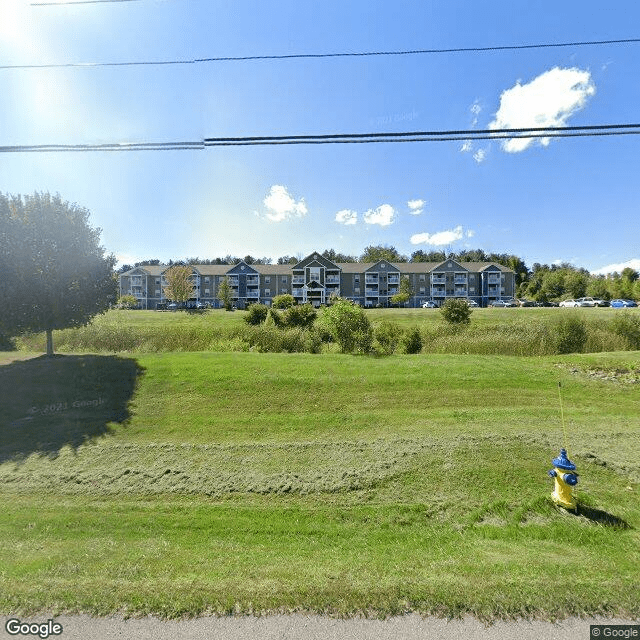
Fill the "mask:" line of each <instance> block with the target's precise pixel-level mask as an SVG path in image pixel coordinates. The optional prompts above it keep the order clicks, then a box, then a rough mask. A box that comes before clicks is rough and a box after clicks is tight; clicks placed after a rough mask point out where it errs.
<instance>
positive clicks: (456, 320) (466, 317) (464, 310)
mask: <svg viewBox="0 0 640 640" xmlns="http://www.w3.org/2000/svg"><path fill="white" fill-rule="evenodd" d="M440 313H441V314H442V317H443V318H444V320H445V321H446V322H448V323H449V324H469V323H470V322H471V307H470V306H469V305H468V304H467V301H466V300H464V299H463V298H449V299H448V300H447V301H446V302H445V303H444V304H443V305H442V306H441V307H440Z"/></svg>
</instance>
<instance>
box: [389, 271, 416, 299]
mask: <svg viewBox="0 0 640 640" xmlns="http://www.w3.org/2000/svg"><path fill="white" fill-rule="evenodd" d="M412 295H413V289H412V288H411V282H410V281H409V277H408V276H402V278H400V291H399V292H398V293H396V294H395V295H394V296H391V302H392V303H393V304H398V305H399V304H406V303H407V302H408V301H409V299H410V298H411V296H412Z"/></svg>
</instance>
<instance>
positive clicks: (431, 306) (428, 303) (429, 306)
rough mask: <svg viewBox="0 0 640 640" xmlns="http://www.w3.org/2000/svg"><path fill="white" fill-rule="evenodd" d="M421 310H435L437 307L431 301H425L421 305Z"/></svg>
mask: <svg viewBox="0 0 640 640" xmlns="http://www.w3.org/2000/svg"><path fill="white" fill-rule="evenodd" d="M422 308H423V309H437V308H438V305H437V304H436V303H435V302H434V301H433V300H427V301H426V302H425V303H423V305H422Z"/></svg>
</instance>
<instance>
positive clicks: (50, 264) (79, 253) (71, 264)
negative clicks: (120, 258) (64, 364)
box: [0, 193, 117, 355]
mask: <svg viewBox="0 0 640 640" xmlns="http://www.w3.org/2000/svg"><path fill="white" fill-rule="evenodd" d="M89 215H90V214H89V211H88V210H87V209H85V208H84V207H80V206H78V205H77V204H71V203H69V202H66V201H64V200H62V198H61V197H60V195H57V194H56V195H55V196H51V195H50V194H49V193H34V194H33V195H32V196H24V197H23V196H20V195H18V196H10V195H3V194H0V273H1V274H2V276H1V277H0V296H1V299H2V300H3V301H4V303H3V306H2V309H1V311H0V333H2V334H4V335H7V336H15V335H18V334H20V333H24V332H26V331H45V332H46V336H47V355H53V331H54V330H58V329H65V328H68V327H79V326H83V325H86V324H87V323H88V322H89V321H90V320H91V318H93V317H94V316H96V315H98V314H99V313H103V312H104V311H106V310H107V309H108V308H109V306H110V305H111V304H113V303H114V302H115V300H116V294H117V284H116V281H115V279H114V278H113V269H114V266H115V263H116V258H115V256H114V255H112V254H110V255H105V249H104V247H102V246H100V233H101V230H100V229H97V228H93V227H91V226H90V225H89Z"/></svg>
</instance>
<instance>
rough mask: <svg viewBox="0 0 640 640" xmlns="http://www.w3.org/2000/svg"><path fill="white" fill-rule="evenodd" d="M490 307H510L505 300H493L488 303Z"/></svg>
mask: <svg viewBox="0 0 640 640" xmlns="http://www.w3.org/2000/svg"><path fill="white" fill-rule="evenodd" d="M489 306H490V307H510V306H511V305H510V304H509V303H508V302H507V301H506V300H494V301H493V302H490V303H489Z"/></svg>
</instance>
